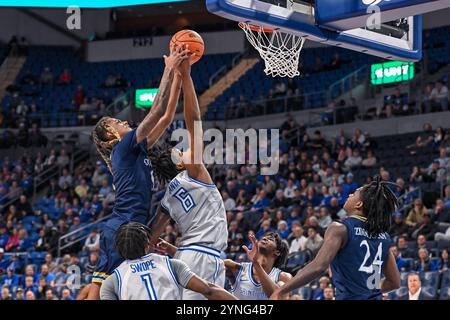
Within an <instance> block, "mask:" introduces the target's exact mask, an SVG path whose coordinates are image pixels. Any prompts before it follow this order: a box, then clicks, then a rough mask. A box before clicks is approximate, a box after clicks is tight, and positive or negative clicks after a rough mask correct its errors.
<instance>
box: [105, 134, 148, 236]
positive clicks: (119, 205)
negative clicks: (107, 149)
mask: <svg viewBox="0 0 450 320" xmlns="http://www.w3.org/2000/svg"><path fill="white" fill-rule="evenodd" d="M111 165H112V175H113V183H114V187H115V191H116V197H115V203H114V208H113V217H112V219H110V220H109V221H108V223H107V225H108V226H109V227H110V228H112V229H114V230H115V229H117V228H118V227H119V226H120V225H121V224H123V223H124V222H128V221H134V222H140V223H143V224H147V222H148V220H149V214H150V207H151V196H152V188H153V178H152V167H151V163H150V160H149V159H148V153H147V139H144V140H142V142H140V143H139V144H138V143H137V142H136V130H132V131H130V132H129V133H127V134H126V135H125V136H123V137H122V139H121V140H120V141H119V142H118V143H117V144H116V145H114V147H113V149H112V152H111Z"/></svg>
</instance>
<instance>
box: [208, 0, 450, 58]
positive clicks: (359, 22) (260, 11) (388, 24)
mask: <svg viewBox="0 0 450 320" xmlns="http://www.w3.org/2000/svg"><path fill="white" fill-rule="evenodd" d="M206 4H207V8H208V10H209V11H210V12H212V13H214V14H217V15H219V16H222V17H225V18H227V19H230V20H235V21H239V22H245V23H248V24H252V25H255V26H262V27H264V28H270V29H275V30H281V31H283V32H286V33H292V34H295V35H298V36H301V37H304V38H306V39H307V40H312V41H316V42H320V43H323V44H327V45H334V46H340V47H343V48H347V49H351V50H355V51H359V52H363V53H367V54H371V55H375V56H379V57H383V58H386V59H391V60H402V61H418V60H420V59H421V57H422V17H421V14H422V13H425V12H430V11H435V10H439V9H443V8H447V7H450V0H440V1H437V0H431V1H430V0H389V1H388V0H315V1H314V0H311V1H300V0H206Z"/></svg>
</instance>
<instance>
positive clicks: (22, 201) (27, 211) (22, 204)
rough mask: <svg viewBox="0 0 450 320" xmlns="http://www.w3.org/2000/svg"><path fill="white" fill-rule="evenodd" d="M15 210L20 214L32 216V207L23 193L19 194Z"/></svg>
mask: <svg viewBox="0 0 450 320" xmlns="http://www.w3.org/2000/svg"><path fill="white" fill-rule="evenodd" d="M17 211H18V212H19V213H20V214H21V215H22V216H33V215H34V212H33V208H32V207H31V203H30V202H29V201H28V199H27V197H26V196H25V195H21V196H20V198H19V203H18V204H17Z"/></svg>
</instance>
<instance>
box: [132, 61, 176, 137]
mask: <svg viewBox="0 0 450 320" xmlns="http://www.w3.org/2000/svg"><path fill="white" fill-rule="evenodd" d="M174 75H175V70H173V69H169V68H165V69H164V74H163V76H162V78H161V83H160V85H159V88H158V93H157V94H156V97H155V100H154V102H153V107H152V109H151V110H150V112H149V113H148V114H147V115H146V116H145V118H144V120H142V122H141V124H140V125H139V127H138V129H137V134H138V137H141V138H143V137H147V136H148V135H149V134H150V132H151V131H152V129H153V128H154V127H155V125H156V123H157V122H158V120H159V119H160V118H161V117H162V116H163V115H164V114H165V113H166V110H167V106H168V102H169V97H170V89H171V86H172V81H173V78H174Z"/></svg>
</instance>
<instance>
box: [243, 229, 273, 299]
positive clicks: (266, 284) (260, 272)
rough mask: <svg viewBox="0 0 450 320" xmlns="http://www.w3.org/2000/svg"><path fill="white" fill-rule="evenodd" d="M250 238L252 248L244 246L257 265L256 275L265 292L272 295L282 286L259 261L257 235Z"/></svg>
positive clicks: (251, 259) (255, 265)
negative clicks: (273, 279)
mask: <svg viewBox="0 0 450 320" xmlns="http://www.w3.org/2000/svg"><path fill="white" fill-rule="evenodd" d="M249 238H250V241H251V242H252V249H251V250H250V249H249V248H248V247H247V246H243V248H244V250H245V252H246V253H247V256H248V259H249V260H250V261H251V262H252V263H253V266H254V267H255V272H256V275H257V276H258V278H259V282H260V283H261V286H262V288H263V291H264V293H265V294H266V296H267V297H270V296H271V295H272V294H273V293H274V292H275V291H276V290H278V289H280V286H279V285H277V284H276V283H275V282H273V281H272V279H270V277H269V275H268V274H267V273H266V271H265V270H264V269H263V267H262V266H261V264H260V263H259V260H258V256H259V249H258V241H256V238H255V236H254V235H250V237H249Z"/></svg>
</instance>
